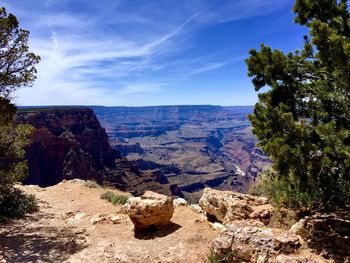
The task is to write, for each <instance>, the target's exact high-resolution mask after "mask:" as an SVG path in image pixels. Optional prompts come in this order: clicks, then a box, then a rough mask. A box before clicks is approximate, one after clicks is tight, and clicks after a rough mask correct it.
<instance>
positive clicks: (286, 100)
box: [246, 0, 350, 207]
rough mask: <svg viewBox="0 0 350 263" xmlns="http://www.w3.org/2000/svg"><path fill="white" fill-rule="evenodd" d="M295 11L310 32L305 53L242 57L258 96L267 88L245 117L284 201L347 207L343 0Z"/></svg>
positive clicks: (348, 77) (348, 61) (347, 42)
mask: <svg viewBox="0 0 350 263" xmlns="http://www.w3.org/2000/svg"><path fill="white" fill-rule="evenodd" d="M293 11H294V12H295V13H296V18H295V22H296V23H299V24H301V25H304V26H307V27H308V28H309V33H308V35H307V36H305V37H304V47H303V49H302V50H297V51H295V52H291V53H288V54H284V53H283V52H282V51H280V50H272V49H271V48H270V47H268V46H265V45H261V49H260V50H259V51H257V50H255V49H252V50H250V57H249V58H248V59H247V60H246V63H247V65H248V71H249V73H248V75H249V76H250V77H252V82H253V84H254V86H255V89H256V91H260V90H261V89H262V88H263V87H265V86H268V87H270V89H268V91H266V92H262V93H260V94H259V95H258V96H259V102H258V103H257V104H256V105H255V108H254V113H253V114H252V115H250V120H251V122H252V125H253V132H254V133H255V134H256V135H257V137H258V139H259V140H260V146H261V147H262V149H263V150H264V151H265V152H266V153H268V154H269V155H270V156H271V158H272V159H273V161H274V166H273V168H274V170H275V171H277V172H278V173H277V176H275V177H274V178H273V180H274V182H275V186H276V185H277V186H276V187H278V185H279V184H276V182H277V181H278V182H279V183H282V182H283V187H287V188H288V189H287V191H286V192H288V193H289V194H288V200H287V202H286V203H288V204H289V205H295V206H299V207H300V206H308V207H310V206H323V205H330V204H338V205H339V204H341V205H345V204H349V200H350V30H349V27H350V14H349V9H348V5H347V1H346V0H341V1H337V0H320V1H313V0H297V1H296V2H295V4H294V7H293ZM276 180H277V181H276ZM276 187H275V190H276V191H278V189H277V188H276ZM272 192H273V191H272ZM296 193H302V194H303V196H305V198H299V197H300V196H298V195H297V194H296Z"/></svg>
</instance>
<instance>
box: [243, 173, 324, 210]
mask: <svg viewBox="0 0 350 263" xmlns="http://www.w3.org/2000/svg"><path fill="white" fill-rule="evenodd" d="M248 192H249V193H250V194H254V195H263V196H266V197H267V198H269V200H270V201H271V202H272V203H273V204H274V205H276V206H277V207H283V206H288V207H291V208H296V209H298V208H299V209H302V210H310V209H312V208H316V205H317V204H318V203H319V198H320V195H321V193H320V190H319V189H318V188H314V189H310V188H303V186H302V185H300V182H299V181H298V180H297V178H291V177H288V178H285V177H281V176H279V175H278V172H276V171H275V170H273V169H267V170H265V171H263V172H262V173H260V174H259V175H258V177H257V178H256V180H255V182H253V183H252V184H251V185H250V186H249V190H248Z"/></svg>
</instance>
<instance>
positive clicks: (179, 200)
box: [173, 198, 188, 207]
mask: <svg viewBox="0 0 350 263" xmlns="http://www.w3.org/2000/svg"><path fill="white" fill-rule="evenodd" d="M173 203H174V206H175V207H178V206H187V205H188V204H187V201H186V200H185V199H183V198H176V199H174V201H173Z"/></svg>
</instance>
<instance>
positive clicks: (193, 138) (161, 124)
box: [92, 105, 271, 202]
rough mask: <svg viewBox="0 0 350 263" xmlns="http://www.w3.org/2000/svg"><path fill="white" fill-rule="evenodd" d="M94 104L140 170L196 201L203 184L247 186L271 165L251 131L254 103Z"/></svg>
mask: <svg viewBox="0 0 350 263" xmlns="http://www.w3.org/2000/svg"><path fill="white" fill-rule="evenodd" d="M92 108H93V110H94V111H95V113H96V115H97V117H98V119H99V121H100V122H101V125H102V126H103V127H104V128H105V129H106V132H107V134H108V137H109V141H110V144H111V146H112V148H114V149H115V150H117V151H118V152H119V153H120V154H121V155H122V156H123V157H126V158H128V160H130V161H131V162H132V163H134V164H135V165H137V166H138V167H139V169H140V170H142V171H147V172H152V173H157V174H162V175H164V176H166V178H167V179H168V181H169V182H170V183H171V184H174V185H178V188H179V189H180V190H181V192H182V193H183V195H184V196H185V197H186V199H188V200H190V201H192V202H197V201H198V199H199V197H200V196H201V195H202V190H203V189H204V188H205V187H212V188H216V189H220V190H234V191H240V192H246V191H247V188H248V187H249V183H250V182H251V181H252V180H254V179H255V177H256V176H257V174H258V173H259V172H260V171H261V170H262V169H264V168H266V167H268V166H269V165H271V161H270V159H269V158H268V156H266V155H264V154H263V153H262V151H261V150H260V149H259V148H257V146H256V144H257V139H256V138H255V136H254V135H253V134H252V127H251V124H250V122H249V120H248V118H247V115H248V114H250V113H252V110H253V107H252V106H231V107H221V106H212V105H183V106H150V107H92Z"/></svg>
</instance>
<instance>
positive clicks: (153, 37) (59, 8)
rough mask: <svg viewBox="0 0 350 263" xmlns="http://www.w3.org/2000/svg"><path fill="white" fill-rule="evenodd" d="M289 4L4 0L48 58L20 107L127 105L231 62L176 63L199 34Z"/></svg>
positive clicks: (261, 0) (265, 0)
mask: <svg viewBox="0 0 350 263" xmlns="http://www.w3.org/2000/svg"><path fill="white" fill-rule="evenodd" d="M288 2H290V1H289V0H251V1H246V0H237V1H236V0H235V1H228V0H223V1H214V0H169V1H162V0H158V1H156V0H151V1H147V3H145V2H143V1H141V3H140V1H138V0H124V1H122V0H119V1H113V0H100V1H80V0H77V1H67V0H60V1H59V0H45V1H43V2H41V1H36V0H28V1H20V0H15V1H10V0H5V2H4V5H5V7H7V8H8V9H9V11H11V12H14V13H15V14H16V15H17V16H18V17H19V19H20V21H21V23H22V26H23V27H25V28H28V29H29V30H30V31H31V40H30V46H31V48H32V50H33V51H34V52H35V53H37V54H39V55H40V56H41V57H42V61H41V63H40V65H39V66H38V79H37V81H36V83H35V85H34V87H33V88H27V89H23V90H20V91H19V93H18V96H17V98H18V99H17V102H18V103H20V104H46V105H47V104H118V103H120V104H127V103H128V102H127V101H128V100H129V101H130V98H131V97H130V96H132V95H134V94H136V93H138V94H139V95H141V96H142V94H147V93H156V92H159V91H161V90H162V89H164V88H166V87H167V86H168V85H169V80H170V79H173V80H174V79H178V78H184V77H189V76H192V75H198V74H203V73H205V72H208V71H212V70H219V69H221V68H223V67H225V66H227V65H228V64H230V63H231V62H232V61H230V60H227V59H222V58H220V57H219V56H216V55H215V52H217V51H213V54H210V56H202V55H201V54H198V55H197V57H192V58H187V59H179V58H176V59H174V55H175V54H182V52H184V51H185V50H186V49H187V48H189V47H191V45H192V43H191V39H192V36H193V35H195V34H196V32H197V31H199V30H201V29H203V28H205V27H206V26H208V25H212V24H216V23H223V22H227V21H233V20H239V19H244V18H247V17H251V16H257V15H261V14H266V13H268V12H272V11H274V10H276V9H278V8H280V7H281V6H282V5H284V4H286V3H288ZM78 7H79V8H78ZM182 56H183V54H182ZM180 57H181V56H180ZM185 71H186V74H184V72H185Z"/></svg>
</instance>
